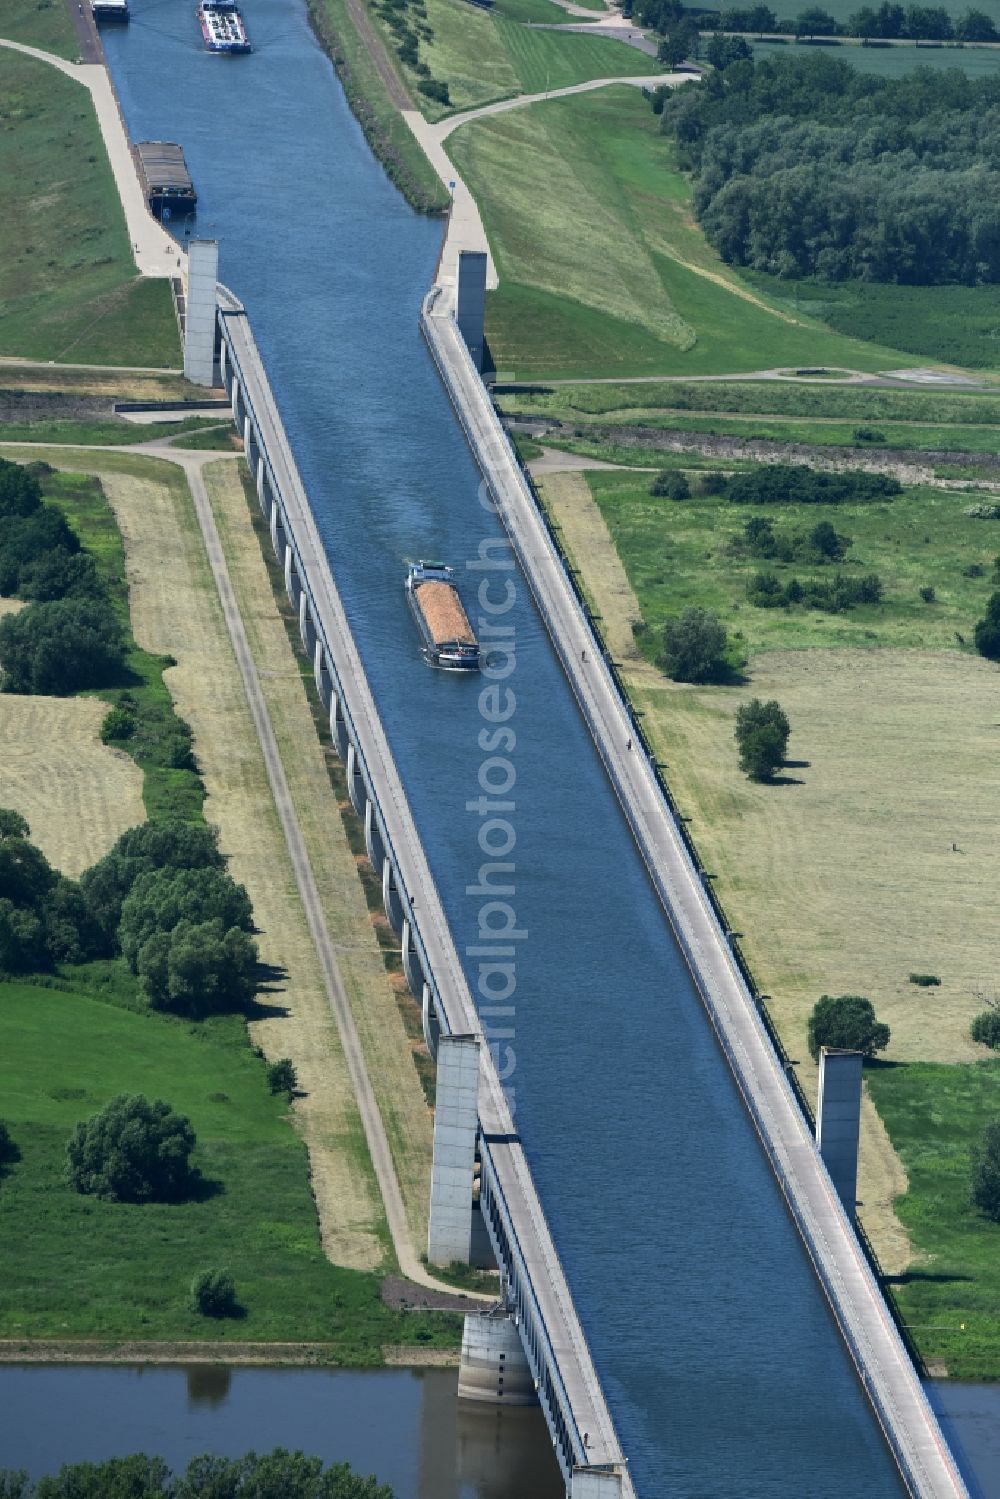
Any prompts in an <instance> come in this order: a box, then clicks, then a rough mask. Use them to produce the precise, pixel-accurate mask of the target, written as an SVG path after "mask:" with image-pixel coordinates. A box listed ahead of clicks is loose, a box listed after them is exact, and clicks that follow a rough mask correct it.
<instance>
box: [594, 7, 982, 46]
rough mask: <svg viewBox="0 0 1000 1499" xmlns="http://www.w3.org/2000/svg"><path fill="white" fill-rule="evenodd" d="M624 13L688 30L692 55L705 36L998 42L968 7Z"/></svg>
mask: <svg viewBox="0 0 1000 1499" xmlns="http://www.w3.org/2000/svg"><path fill="white" fill-rule="evenodd" d="M624 13H625V15H627V16H630V17H631V18H633V19H634V20H636V21H638V22H640V24H641V25H643V26H646V27H649V29H650V30H652V31H658V32H659V33H660V34H661V35H662V36H670V35H673V34H675V33H676V32H678V31H679V30H681V29H684V30H686V31H687V32H688V34H689V35H690V36H691V38H692V43H691V46H692V49H693V48H694V47H695V46H696V38H697V37H698V36H699V35H700V33H702V32H706V31H718V32H720V33H733V32H735V33H743V34H745V35H748V36H749V35H753V36H765V35H776V36H796V37H800V38H803V39H805V40H809V39H811V38H814V37H839V36H845V37H860V38H861V40H862V41H912V42H951V41H955V42H972V43H976V42H995V41H998V40H1000V32H998V31H997V28H996V25H995V23H994V21H993V19H992V18H991V17H990V16H989V15H987V14H986V12H985V11H982V10H977V9H976V8H975V7H970V8H969V10H967V11H966V12H965V13H964V15H961V16H952V15H951V14H950V12H949V11H947V10H946V9H945V7H944V6H942V5H907V6H902V5H895V4H893V3H892V0H882V4H881V5H879V6H878V7H877V8H876V7H874V6H871V5H862V6H860V7H859V8H858V9H857V10H856V11H854V12H853V13H852V14H851V15H850V16H848V18H847V20H846V21H837V20H836V19H835V18H834V17H833V16H831V15H830V14H829V12H828V11H826V10H824V9H823V7H822V6H819V5H811V6H807V7H806V8H805V9H804V10H801V11H798V12H796V14H795V15H779V14H778V13H777V12H776V11H774V10H772V9H771V7H770V6H769V5H744V6H730V7H727V8H726V9H724V10H721V11H710V10H709V11H703V10H696V9H691V8H689V7H686V6H685V5H683V4H682V3H681V0H627V3H626V5H625V7H624Z"/></svg>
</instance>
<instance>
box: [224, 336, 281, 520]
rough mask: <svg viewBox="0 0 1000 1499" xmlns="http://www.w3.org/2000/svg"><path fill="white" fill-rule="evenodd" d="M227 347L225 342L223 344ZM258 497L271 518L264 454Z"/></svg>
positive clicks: (260, 459)
mask: <svg viewBox="0 0 1000 1499" xmlns="http://www.w3.org/2000/svg"><path fill="white" fill-rule="evenodd" d="M222 347H223V348H225V347H226V346H225V344H223V345H222ZM257 499H258V500H259V502H260V509H261V514H262V515H263V517H264V519H265V520H266V521H269V520H270V519H271V500H270V496H269V494H268V490H267V469H266V467H265V465H264V455H263V453H259V454H258V456H257Z"/></svg>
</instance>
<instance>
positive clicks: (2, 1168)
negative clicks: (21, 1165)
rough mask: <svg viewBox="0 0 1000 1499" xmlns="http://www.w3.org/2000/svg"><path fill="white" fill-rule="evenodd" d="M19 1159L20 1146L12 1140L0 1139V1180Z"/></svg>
mask: <svg viewBox="0 0 1000 1499" xmlns="http://www.w3.org/2000/svg"><path fill="white" fill-rule="evenodd" d="M20 1159H21V1148H20V1146H19V1145H16V1144H15V1142H14V1141H13V1140H10V1139H7V1140H0V1182H2V1181H3V1179H4V1177H5V1176H7V1175H8V1174H9V1172H10V1170H11V1167H12V1166H16V1165H17V1163H18V1161H19V1160H20Z"/></svg>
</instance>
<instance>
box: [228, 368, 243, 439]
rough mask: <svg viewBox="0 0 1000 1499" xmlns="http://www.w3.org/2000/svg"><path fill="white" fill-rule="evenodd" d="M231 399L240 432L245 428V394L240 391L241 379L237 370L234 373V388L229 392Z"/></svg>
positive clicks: (234, 419) (235, 420) (234, 417)
mask: <svg viewBox="0 0 1000 1499" xmlns="http://www.w3.org/2000/svg"><path fill="white" fill-rule="evenodd" d="M229 398H230V401H231V403H232V408H233V421H234V422H235V423H236V426H237V429H238V430H242V427H243V392H242V390H241V389H240V377H239V376H238V375H237V373H236V371H235V370H234V371H233V384H232V388H231V390H230V392H229Z"/></svg>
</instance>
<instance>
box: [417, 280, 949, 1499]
mask: <svg viewBox="0 0 1000 1499" xmlns="http://www.w3.org/2000/svg"><path fill="white" fill-rule="evenodd" d="M420 326H421V330H422V332H423V334H424V337H425V339H426V341H427V344H428V347H429V349H430V352H431V355H432V357H433V359H434V362H435V364H436V365H437V368H438V371H439V373H440V375H441V379H442V381H443V383H444V386H445V389H446V390H447V392H448V395H449V397H450V399H451V402H452V405H453V406H454V408H455V411H456V414H457V416H458V419H459V422H460V424H461V426H462V429H463V431H464V432H465V435H466V438H467V440H468V443H469V446H470V448H471V450H472V453H473V456H474V458H475V460H476V462H477V464H478V465H479V468H480V470H481V472H482V474H483V477H484V479H485V480H486V483H487V485H488V487H489V489H490V492H491V494H492V496H493V499H494V502H495V504H496V507H497V510H498V512H499V514H500V516H501V518H502V520H503V522H504V525H505V526H506V528H507V531H508V534H509V536H510V538H511V541H512V543H513V545H514V548H515V551H516V552H517V554H518V557H519V559H520V562H521V565H522V568H523V570H524V572H525V575H526V577H527V578H528V581H529V583H530V585H531V588H532V592H533V594H534V596H535V600H536V602H537V604H538V607H539V610H540V612H541V615H542V618H543V619H544V620H545V622H546V625H547V628H548V630H549V633H550V635H551V637H552V640H553V643H554V645H555V647H556V650H557V651H558V653H559V656H560V659H561V661H562V664H563V668H564V670H565V672H566V675H567V678H568V679H569V682H570V686H571V687H572V689H573V692H574V694H575V696H576V699H577V702H578V704H579V706H580V710H581V712H582V714H583V716H584V719H585V721H586V723H587V725H588V727H589V729H590V732H591V734H592V736H593V738H594V742H595V744H596V746H597V749H598V752H599V753H600V755H601V758H602V759H603V761H604V764H605V767H606V769H607V772H608V775H609V778H610V779H611V782H612V785H613V786H614V788H615V792H616V794H617V796H618V798H619V801H620V802H621V805H622V807H623V810H624V811H625V814H626V817H627V818H628V821H629V824H630V826H631V827H632V831H633V834H634V836H635V838H636V841H637V843H638V845H639V848H640V851H641V853H642V856H643V859H644V861H645V863H646V866H647V869H648V871H649V874H650V877H651V879H652V881H653V884H654V887H655V888H656V890H657V893H658V895H659V897H660V900H661V902H662V904H663V906H664V909H665V911H666V913H667V916H668V918H669V920H670V922H671V925H672V926H673V929H674V932H675V934H676V936H677V939H678V943H679V945H680V947H681V950H682V952H683V953H684V955H685V958H686V960H687V963H688V966H689V968H690V971H691V973H692V976H693V978H694V980H695V984H696V986H697V988H698V991H699V994H700V995H701V998H702V1001H703V1003H704V1005H705V1007H706V1009H707V1011H708V1014H709V1018H710V1019H711V1022H712V1025H713V1027H714V1029H715V1032H716V1035H717V1036H718V1038H719V1042H720V1044H721V1046H722V1049H723V1051H724V1053H725V1055H726V1057H727V1059H728V1061H729V1063H730V1066H731V1069H732V1072H733V1075H734V1077H735V1079H736V1082H737V1086H738V1087H739V1089H740V1092H741V1094H742V1096H743V1098H744V1101H745V1103H746V1105H747V1109H748V1111H749V1113H750V1116H751V1118H752V1120H753V1122H754V1125H755V1127H756V1129H757V1132H758V1135H759V1136H760V1139H761V1141H762V1144H763V1146H764V1149H765V1152H766V1154H767V1156H768V1159H769V1160H770V1162H771V1165H772V1168H773V1169H774V1172H775V1175H776V1176H777V1179H778V1182H779V1185H780V1186H781V1189H782V1192H783V1195H784V1197H785V1200H786V1202H787V1204H788V1207H789V1209H790V1211H791V1213H792V1216H793V1219H794V1221H795V1224H796V1226H797V1228H798V1230H799V1233H800V1234H801V1236H802V1239H803V1241H804V1243H805V1245H806V1248H807V1250H808V1252H809V1255H810V1257H811V1259H812V1261H813V1264H814V1266H815V1269H816V1273H817V1275H818V1277H819V1280H820V1284H821V1285H822V1287H823V1290H824V1292H825V1293H826V1296H827V1298H828V1300H829V1302H830V1305H831V1307H832V1309H833V1312H834V1315H835V1317H836V1319H837V1323H838V1325H839V1327H840V1330H841V1333H842V1335H843V1337H844V1340H845V1342H846V1344H847V1347H848V1350H849V1352H850V1354H851V1357H852V1359H853V1361H854V1364H855V1367H856V1369H857V1371H858V1375H859V1377H860V1379H861V1382H862V1384H863V1386H864V1388H865V1390H866V1392H867V1394H868V1396H869V1398H870V1400H871V1403H872V1406H873V1408H874V1411H875V1414H876V1417H877V1419H878V1421H879V1423H880V1425H881V1427H882V1430H883V1432H884V1434H885V1437H886V1440H887V1442H888V1444H889V1447H890V1449H891V1451H892V1453H893V1456H894V1457H895V1460H896V1463H897V1465H898V1467H899V1470H900V1473H901V1474H902V1476H903V1479H904V1481H905V1483H906V1485H907V1487H908V1489H909V1491H910V1493H911V1494H913V1495H916V1496H920V1499H955V1496H964V1495H966V1494H967V1490H966V1488H965V1484H964V1482H963V1480H962V1478H961V1475H960V1473H959V1471H958V1467H957V1465H956V1463H955V1460H954V1458H953V1456H952V1454H951V1452H950V1450H949V1448H948V1445H947V1443H946V1441H945V1439H944V1436H943V1434H942V1432H941V1429H940V1427H939V1425H938V1421H937V1418H936V1416H935V1415H934V1413H933V1411H932V1410H931V1407H930V1405H929V1403H928V1401H927V1398H926V1395H925V1394H924V1391H923V1387H922V1385H921V1383H920V1379H919V1377H918V1374H917V1371H916V1369H915V1367H914V1365H913V1362H912V1360H911V1359H910V1357H909V1354H908V1352H907V1350H906V1348H905V1346H904V1344H903V1341H902V1339H901V1337H900V1335H899V1331H898V1329H897V1328H896V1326H895V1324H894V1322H893V1319H892V1316H891V1314H890V1311H889V1308H888V1306H887V1305H886V1302H885V1299H884V1297H883V1295H882V1292H881V1289H880V1287H879V1286H878V1283H877V1281H876V1279H875V1277H874V1275H873V1273H872V1270H871V1268H870V1266H869V1264H868V1262H867V1260H866V1258H865V1255H864V1253H863V1251H862V1248H861V1245H860V1243H859V1241H858V1239H857V1237H856V1235H855V1233H854V1231H853V1228H852V1226H851V1224H850V1222H849V1221H848V1219H847V1217H846V1215H845V1213H844V1209H843V1207H842V1205H841V1203H840V1200H839V1197H838V1195H837V1192H836V1190H835V1188H834V1186H833V1183H832V1181H831V1179H830V1176H829V1173H828V1172H827V1170H826V1167H825V1166H824V1164H823V1162H822V1160H821V1158H820V1156H819V1154H818V1152H817V1150H816V1145H815V1141H814V1139H813V1137H812V1135H811V1133H810V1131H809V1128H808V1126H807V1123H806V1120H805V1117H804V1115H803V1113H802V1111H801V1109H800V1107H799V1104H798V1101H797V1100H796V1097H795V1095H794V1093H793V1091H792V1088H791V1085H790V1083H789V1080H788V1077H787V1075H786V1073H785V1070H784V1068H783V1067H782V1065H781V1062H780V1061H779V1058H778V1055H777V1052H776V1051H775V1049H774V1046H773V1045H772V1042H771V1039H770V1037H769V1036H768V1034H767V1031H766V1029H765V1027H764V1024H763V1022H762V1020H761V1018H760V1016H759V1014H758V1012H757V1007H756V1005H755V1003H754V1001H753V997H752V995H751V993H750V990H749V988H748V986H747V983H746V980H745V978H744V975H743V973H742V972H741V970H740V968H739V966H738V964H737V962H736V960H735V958H734V955H733V952H732V949H731V939H730V936H729V934H728V933H727V932H726V931H725V930H724V929H723V927H722V925H721V924H720V922H719V919H718V916H717V914H716V911H715V909H714V907H713V906H712V904H711V902H710V900H709V899H708V896H707V895H706V892H705V889H704V884H703V881H702V879H701V876H700V874H699V871H698V870H697V868H696V866H695V864H694V861H693V859H692V857H691V853H690V850H689V848H688V845H687V842H686V840H685V838H684V837H683V834H682V831H681V828H680V826H679V824H678V822H677V820H676V816H675V813H674V811H673V809H672V807H671V806H670V805H669V804H668V802H667V799H666V797H665V796H664V794H663V789H662V787H661V785H660V783H659V780H658V777H657V773H656V767H655V764H654V763H653V762H652V760H651V759H650V757H649V756H648V755H647V754H646V752H645V750H644V749H643V747H642V740H641V737H639V736H638V735H637V733H636V724H635V720H634V717H633V716H632V713H631V709H630V707H629V705H628V704H627V702H626V701H625V700H624V697H623V696H622V694H621V692H620V691H619V688H618V685H617V683H616V682H615V680H614V678H613V677H612V674H611V671H610V669H609V665H608V662H607V660H606V658H605V655H604V652H603V648H602V643H601V641H600V640H599V638H598V636H597V635H596V633H595V631H594V629H593V627H592V625H591V622H590V620H589V619H588V617H587V615H586V614H585V612H584V610H583V608H582V606H581V604H580V601H579V599H578V598H577V596H576V593H575V591H574V589H573V587H572V585H571V582H570V579H569V577H568V575H567V573H566V570H565V567H564V563H563V559H562V557H561V556H560V554H559V553H558V551H557V549H556V547H555V545H554V543H553V541H552V538H551V536H550V535H549V532H548V529H547V527H546V525H545V523H544V520H543V517H542V515H541V512H540V509H539V507H538V504H537V502H536V499H535V496H534V494H533V492H532V490H531V488H530V486H529V485H528V483H527V481H526V479H525V477H524V475H523V473H522V471H521V467H520V464H519V462H518V460H517V456H516V454H515V452H514V449H513V447H512V444H511V442H510V439H509V438H508V436H507V434H506V432H505V431H504V430H503V427H502V425H501V423H500V420H499V417H498V415H497V413H496V410H495V408H494V406H493V403H492V401H491V399H490V396H489V393H488V391H487V390H486V387H485V386H484V384H483V382H482V380H481V378H480V376H479V374H478V372H477V370H476V368H475V365H474V363H473V361H472V358H471V356H470V354H469V351H468V349H467V347H466V345H465V342H464V340H463V339H462V337H461V334H460V332H459V330H458V327H457V324H456V322H455V318H454V310H453V306H452V302H451V299H450V297H449V296H448V293H447V292H446V290H445V289H444V288H442V287H441V286H435V287H433V288H432V289H431V291H430V292H429V293H428V295H427V297H426V298H425V300H424V303H423V307H422V310H421V316H420ZM633 743H634V744H635V747H634V748H633Z"/></svg>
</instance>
